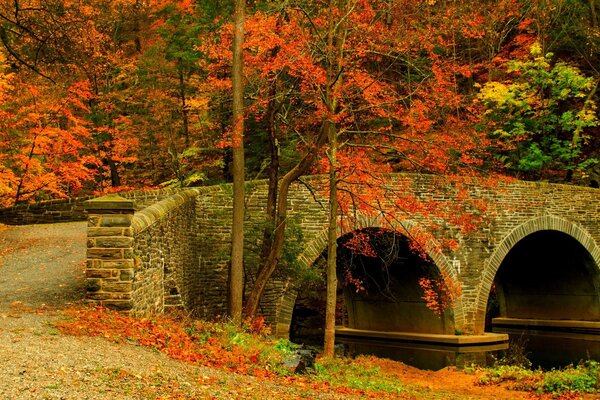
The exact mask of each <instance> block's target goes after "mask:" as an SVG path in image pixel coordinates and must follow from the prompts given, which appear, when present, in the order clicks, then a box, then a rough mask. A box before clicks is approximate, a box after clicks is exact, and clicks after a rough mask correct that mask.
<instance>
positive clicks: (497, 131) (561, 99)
mask: <svg viewBox="0 0 600 400" xmlns="http://www.w3.org/2000/svg"><path fill="white" fill-rule="evenodd" d="M530 53H531V56H532V59H529V60H513V61H509V62H507V63H506V67H505V68H506V72H507V75H506V76H505V80H504V81H502V82H499V81H493V82H488V83H486V84H485V85H484V86H483V87H482V88H481V90H480V92H479V94H478V99H479V101H480V102H481V103H482V104H483V107H484V109H483V113H482V119H483V122H484V126H486V128H487V129H488V135H489V137H490V138H493V139H496V143H495V146H496V152H497V153H500V154H501V155H502V156H503V159H504V162H503V165H504V167H505V168H506V169H507V170H509V171H512V172H514V173H517V174H519V173H525V177H527V176H528V175H527V174H528V173H533V172H535V173H537V174H540V173H542V174H543V173H544V172H546V171H550V170H554V171H577V170H582V169H583V166H584V165H585V164H589V163H587V162H586V161H587V160H588V159H587V158H586V155H585V152H584V151H583V149H584V146H585V145H586V143H587V141H588V139H589V135H588V133H587V132H588V128H591V127H594V126H597V125H598V123H599V121H598V117H597V115H596V112H595V111H596V104H595V102H594V101H593V99H592V96H593V93H594V90H595V89H594V81H593V79H592V78H589V77H586V76H585V75H583V73H582V72H581V71H580V70H579V69H578V68H577V67H574V66H572V65H570V64H568V63H565V62H558V63H556V64H553V63H552V56H553V55H552V53H548V54H546V55H545V56H542V55H541V54H542V49H541V46H540V45H539V43H534V45H533V46H532V47H531V52H530Z"/></svg>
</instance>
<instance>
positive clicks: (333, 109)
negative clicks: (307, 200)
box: [323, 0, 346, 357]
mask: <svg viewBox="0 0 600 400" xmlns="http://www.w3.org/2000/svg"><path fill="white" fill-rule="evenodd" d="M345 1H346V0H331V2H330V4H331V6H330V10H333V9H334V8H335V7H336V6H337V7H338V8H339V9H340V10H343V11H344V12H342V13H341V15H344V14H345V8H346V7H345V6H346V4H345ZM345 35H346V23H345V21H344V20H342V21H339V23H336V22H335V21H334V19H333V15H332V18H331V19H330V26H329V32H328V34H327V48H329V49H331V52H330V53H329V55H328V56H329V57H328V58H329V59H328V66H327V87H326V89H325V103H326V104H325V105H326V106H327V109H328V110H329V113H330V117H329V118H333V116H334V115H336V113H337V112H338V100H339V99H338V96H339V93H338V90H337V89H338V88H339V86H340V85H341V84H342V79H343V76H342V72H343V59H344V43H345ZM326 124H327V131H328V133H327V137H328V140H329V152H328V153H327V156H328V157H329V228H328V235H327V302H326V307H325V337H324V340H325V346H324V348H323V355H324V356H325V357H333V356H334V346H335V305H336V303H337V268H336V267H337V236H338V225H337V216H338V198H337V184H338V182H337V172H336V168H337V158H336V157H337V150H338V148H337V146H338V130H337V127H336V126H335V124H334V122H332V121H327V122H326Z"/></svg>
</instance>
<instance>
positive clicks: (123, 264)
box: [102, 259, 134, 269]
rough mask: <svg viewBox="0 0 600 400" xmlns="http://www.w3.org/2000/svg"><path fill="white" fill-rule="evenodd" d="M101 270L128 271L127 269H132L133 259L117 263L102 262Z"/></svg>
mask: <svg viewBox="0 0 600 400" xmlns="http://www.w3.org/2000/svg"><path fill="white" fill-rule="evenodd" d="M102 268H108V269H129V268H134V262H133V259H127V260H119V261H103V262H102Z"/></svg>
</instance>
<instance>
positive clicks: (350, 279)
mask: <svg viewBox="0 0 600 400" xmlns="http://www.w3.org/2000/svg"><path fill="white" fill-rule="evenodd" d="M326 258H327V254H326V252H325V251H323V252H322V253H321V256H320V257H318V258H317V259H316V260H315V261H314V262H315V263H321V264H322V266H323V269H324V266H325V261H326ZM337 275H338V309H339V310H340V312H339V314H338V318H337V319H338V321H337V325H343V326H344V327H345V328H348V329H353V330H361V331H371V332H397V333H398V332H405V333H426V334H454V332H455V328H454V315H453V310H452V309H446V310H444V312H443V313H442V314H441V315H437V314H436V313H434V312H433V311H432V310H431V309H429V308H428V307H427V304H426V302H425V300H424V299H423V295H424V291H423V288H422V287H421V286H420V285H419V280H420V279H423V278H425V279H429V280H432V281H434V282H436V281H440V280H441V279H442V274H441V272H440V269H439V268H438V267H437V266H436V263H435V262H434V261H433V260H432V259H431V258H430V257H428V256H427V255H426V254H425V253H424V252H423V251H419V250H417V249H415V248H413V246H411V245H410V240H409V239H408V238H407V237H406V236H404V235H402V234H400V233H398V232H396V231H394V230H391V229H383V228H375V227H369V228H362V229H358V230H355V231H351V232H348V233H346V234H344V235H342V236H341V237H340V238H339V239H338V251H337ZM312 292H313V294H314V293H315V292H317V293H320V294H321V298H320V301H316V302H315V299H314V297H313V298H312V299H311V298H307V296H306V293H302V292H301V293H300V294H299V297H298V301H297V302H296V305H295V307H294V312H293V317H292V323H291V329H290V334H291V335H290V336H291V339H292V340H300V339H299V336H302V334H301V330H303V329H305V330H310V329H308V327H307V322H306V321H303V318H310V319H311V320H312V325H313V329H312V330H310V331H311V332H312V333H313V334H315V333H318V334H321V337H322V331H321V330H320V327H322V326H323V324H324V300H325V299H324V297H323V296H324V292H325V291H324V288H322V289H321V290H316V291H315V290H313V291H312ZM319 304H320V308H321V310H320V313H318V312H317V310H315V307H316V306H318V305H319ZM311 307H312V311H311V310H309V308H311ZM312 339H313V340H312V341H314V337H313V338H312Z"/></svg>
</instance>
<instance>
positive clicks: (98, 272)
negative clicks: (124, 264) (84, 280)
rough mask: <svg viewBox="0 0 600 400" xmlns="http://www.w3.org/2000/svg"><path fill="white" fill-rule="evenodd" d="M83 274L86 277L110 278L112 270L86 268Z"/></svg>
mask: <svg viewBox="0 0 600 400" xmlns="http://www.w3.org/2000/svg"><path fill="white" fill-rule="evenodd" d="M85 276H86V277H88V278H102V279H105V278H111V277H112V276H113V270H110V269H87V270H86V271H85Z"/></svg>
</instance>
